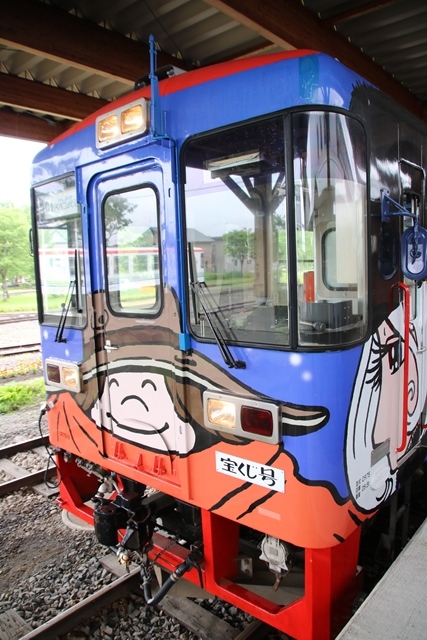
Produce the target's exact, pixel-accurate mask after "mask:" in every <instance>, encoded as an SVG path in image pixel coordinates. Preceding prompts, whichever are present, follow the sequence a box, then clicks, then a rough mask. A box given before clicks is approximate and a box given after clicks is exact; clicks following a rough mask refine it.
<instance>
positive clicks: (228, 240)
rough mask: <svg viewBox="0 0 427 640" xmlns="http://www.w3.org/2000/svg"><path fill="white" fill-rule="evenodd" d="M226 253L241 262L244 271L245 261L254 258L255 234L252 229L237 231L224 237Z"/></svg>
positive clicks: (230, 232)
mask: <svg viewBox="0 0 427 640" xmlns="http://www.w3.org/2000/svg"><path fill="white" fill-rule="evenodd" d="M224 239H225V253H227V254H228V255H229V256H231V257H232V258H234V259H235V260H240V270H241V271H243V261H244V260H245V259H246V258H253V257H254V242H255V234H254V232H253V231H251V230H250V229H236V230H235V231H229V232H228V233H226V234H225V236H224Z"/></svg>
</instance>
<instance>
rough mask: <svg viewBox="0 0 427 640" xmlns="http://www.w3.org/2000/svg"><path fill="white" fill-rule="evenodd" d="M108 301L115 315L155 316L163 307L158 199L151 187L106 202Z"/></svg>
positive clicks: (121, 194) (125, 192)
mask: <svg viewBox="0 0 427 640" xmlns="http://www.w3.org/2000/svg"><path fill="white" fill-rule="evenodd" d="M103 221H104V235H105V272H106V280H107V299H108V304H109V306H110V309H111V310H112V311H113V313H115V314H126V315H135V314H136V315H153V314H156V313H158V311H159V310H160V304H161V293H160V292H161V287H160V261H159V229H158V206H157V197H156V193H155V191H154V189H153V188H152V187H151V186H141V187H138V188H137V189H132V190H129V191H122V192H114V193H111V194H109V195H108V196H107V197H106V198H105V200H104V202H103Z"/></svg>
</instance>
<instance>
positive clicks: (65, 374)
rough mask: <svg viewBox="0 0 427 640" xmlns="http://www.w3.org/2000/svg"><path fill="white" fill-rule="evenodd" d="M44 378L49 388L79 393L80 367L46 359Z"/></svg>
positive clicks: (53, 359) (70, 363) (54, 359)
mask: <svg viewBox="0 0 427 640" xmlns="http://www.w3.org/2000/svg"><path fill="white" fill-rule="evenodd" d="M45 377H46V383H47V384H48V385H49V386H53V387H59V388H60V389H68V390H69V391H74V392H75V393H79V392H80V391H81V386H82V385H81V373H80V367H79V365H78V364H74V363H73V362H64V361H63V360H57V359H56V358H48V359H47V360H46V361H45Z"/></svg>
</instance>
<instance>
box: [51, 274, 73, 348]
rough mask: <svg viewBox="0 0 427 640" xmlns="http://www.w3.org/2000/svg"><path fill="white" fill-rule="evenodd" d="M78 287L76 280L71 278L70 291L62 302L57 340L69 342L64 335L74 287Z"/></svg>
mask: <svg viewBox="0 0 427 640" xmlns="http://www.w3.org/2000/svg"><path fill="white" fill-rule="evenodd" d="M75 288H76V281H75V280H70V284H69V285H68V293H67V297H66V298H65V302H63V303H62V304H61V307H62V311H61V317H60V318H59V324H58V328H57V330H56V336H55V342H67V339H66V338H64V337H63V335H64V328H65V322H66V320H67V316H68V312H69V310H70V306H71V300H72V298H73V293H74V289H75Z"/></svg>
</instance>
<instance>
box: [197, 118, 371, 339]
mask: <svg viewBox="0 0 427 640" xmlns="http://www.w3.org/2000/svg"><path fill="white" fill-rule="evenodd" d="M286 153H288V154H289V155H291V154H293V158H292V157H290V158H289V161H288V162H286V161H285V154H286ZM365 155H366V154H365V144H364V133H363V129H362V127H361V125H360V124H359V123H358V122H357V121H355V120H352V119H350V118H347V117H346V116H344V115H341V114H337V113H325V112H320V111H319V112H313V113H302V112H298V113H293V114H287V115H285V116H276V117H274V118H271V119H268V120H263V121H259V122H252V123H247V124H244V125H240V126H238V127H235V128H232V129H227V130H224V131H221V132H218V133H212V134H210V135H205V136H200V137H197V138H195V139H193V140H191V141H190V142H189V143H188V144H187V145H186V147H185V148H184V160H185V168H186V182H185V207H186V239H187V254H188V264H189V267H188V274H189V277H188V280H189V318H190V324H191V329H192V331H193V334H194V335H195V336H196V337H198V338H201V339H207V340H211V339H217V336H218V334H219V335H220V336H221V338H222V339H224V340H226V341H230V342H242V343H250V344H259V345H268V346H272V347H274V346H277V347H281V346H283V347H286V346H290V347H292V348H296V347H297V346H298V345H301V346H314V347H319V348H322V347H325V346H334V345H336V346H340V345H342V344H351V343H353V342H355V341H357V340H361V339H362V338H363V337H364V335H365V332H366V327H367V266H366V265H367V251H366V244H367V234H366V184H365V181H366V166H365V163H366V160H365ZM292 163H293V164H292ZM291 167H293V171H292V176H289V175H287V172H289V171H290V168H291ZM202 255H203V258H201V256H202Z"/></svg>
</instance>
